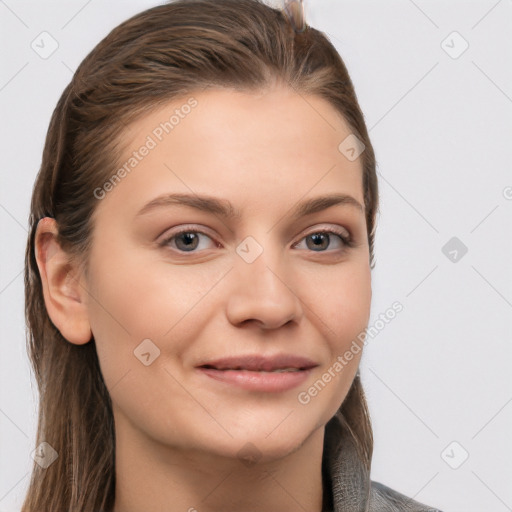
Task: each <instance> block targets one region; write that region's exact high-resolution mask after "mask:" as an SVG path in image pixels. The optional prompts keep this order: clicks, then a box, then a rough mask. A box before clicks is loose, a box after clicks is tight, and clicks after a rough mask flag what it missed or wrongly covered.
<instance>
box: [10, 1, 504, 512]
mask: <svg viewBox="0 0 512 512" xmlns="http://www.w3.org/2000/svg"><path fill="white" fill-rule="evenodd" d="M157 3H159V2H155V1H150V0H130V1H126V0H115V1H110V0H109V1H108V2H107V1H106V0H89V1H86V0H72V1H70V0H66V1H64V0H61V1H52V2H50V1H45V2H37V1H34V0H32V1H21V0H17V1H16V0H5V1H2V0H0V44H1V67H0V108H1V114H2V121H1V123H0V129H1V134H0V141H1V144H2V148H1V171H0V177H1V186H0V226H1V240H2V241H1V257H0V263H1V270H0V318H1V324H0V325H1V329H2V330H1V338H0V343H1V357H0V383H1V389H0V512H8V511H14V510H19V507H20V505H21V500H22V497H23V495H24V492H25V490H26V486H27V484H28V479H29V469H30V465H31V459H30V453H31V451H32V449H33V448H34V447H33V442H34V437H35V421H36V405H37V394H36V390H35V384H34V381H33V380H32V377H31V373H30V368H29V365H28V360H27V356H26V354H25V334H24V329H25V327H24V316H23V303H24V296H23V258H24V249H25V243H26V235H27V233H26V226H27V217H28V211H29V202H30V195H31V189H32V184H33V181H34V178H35V175H36V172H37V171H38V168H39V165H40V161H41V154H42V149H43V142H44V137H45V135H46V130H47V128H48V122H49V119H50V115H51V112H52V111H53V109H54V107H55V104H56V102H57V100H58V98H59V96H60V95H61V93H62V90H63V89H64V87H65V86H66V85H67V83H68V82H69V80H70V79H71V75H72V71H73V70H74V69H75V68H76V66H77V65H78V64H79V63H80V61H81V60H82V59H83V58H84V57H85V55H86V54H87V53H88V52H89V51H90V50H91V49H92V48H93V46H94V45H95V44H96V43H98V42H99V41H100V39H101V38H102V37H104V36H105V35H106V34H107V33H108V32H109V31H110V30H111V29H112V28H113V27H114V26H116V25H117V24H118V23H120V22H121V21H123V20H125V19H126V18H128V17H129V16H131V15H132V14H135V13H137V12H139V11H141V10H143V9H145V8H148V7H150V6H153V5H156V4H157ZM271 3H272V4H277V5H280V3H279V2H278V1H272V2H271ZM306 15H307V18H308V22H309V23H310V24H311V25H312V26H314V27H315V28H318V29H320V30H322V31H324V32H325V33H326V34H327V35H328V36H329V37H330V39H331V41H332V42H333V44H334V45H335V46H336V47H337V49H338V51H339V52H340V54H341V56H342V57H343V59H344V61H345V63H346V65H347V67H348V70H349V73H350V74H351V77H352V79H353V81H354V85H355V88H356V92H357V94H358V98H359V101H360V104H361V107H362V110H363V112H364V114H365V118H366V121H367V124H368V128H369V130H370V137H371V138H372V142H373V144H374V146H375V151H376V155H377V161H378V171H379V180H380V192H381V214H380V217H379V220H378V235H377V240H376V262H377V264H376V268H375V270H374V272H373V294H374V295H373V305H372V318H371V319H370V324H371V325H372V324H374V323H375V321H376V320H377V319H378V317H379V314H380V313H383V312H385V311H386V310H387V309H388V308H389V307H390V306H391V304H392V303H393V302H394V301H396V300H398V301H400V302H401V303H402V304H403V306H404V310H403V311H402V312H401V313H399V314H398V315H397V316H396V318H395V319H394V320H392V321H391V322H390V323H389V324H387V325H386V326H385V328H383V329H381V330H380V331H379V334H378V335H377V336H376V337H374V338H371V339H369V342H368V345H367V347H366V349H365V350H366V352H365V355H364V356H363V361H362V364H361V373H362V378H363V383H364V386H365V389H366V392H367V395H368V401H369V404H370V410H371V413H372V419H373V427H374V435H375V451H374V459H373V469H372V478H373V479H374V480H377V481H381V482H383V483H385V484H387V485H389V486H391V487H393V488H395V489H397V490H399V491H401V492H403V493H405V494H407V495H409V496H413V497H415V498H416V499H417V500H419V501H422V502H425V503H427V504H429V505H433V506H438V507H439V508H441V509H442V510H443V511H444V512H449V511H452V512H463V511H464V512H481V511H483V510H485V511H486V512H502V511H506V510H512V486H511V485H510V482H511V481H512V457H511V455H512V440H511V436H510V432H512V403H511V402H512V379H511V372H510V363H511V359H512V358H511V352H512V349H511V338H512V321H511V318H512V315H511V313H512V270H511V260H512V258H511V256H512V247H511V246H512V242H511V233H512V173H511V167H510V162H511V161H512V158H511V157H512V149H511V147H512V143H511V136H512V69H511V63H512V45H511V41H510V34H511V33H512V2H511V1H510V0H500V1H496V0H481V1H473V2H469V1H450V2H446V1H444V2H442V1H426V0H422V1H420V0H417V1H412V0H401V1H389V0H388V1H387V2H380V1H378V0H374V1H369V0H365V1H361V0H359V1H357V2H356V1H350V2H349V1H342V0H310V1H309V2H307V4H306ZM43 31H47V32H49V33H50V34H51V35H52V37H53V38H55V40H56V41H57V42H58V45H59V47H58V49H57V50H56V51H55V53H53V54H52V55H51V56H50V57H49V58H47V59H42V58H41V57H40V56H39V55H38V54H37V53H36V52H35V51H34V50H33V49H32V48H31V43H32V41H34V40H36V41H37V38H38V36H39V34H40V33H41V32H43ZM454 31H456V32H458V33H459V34H460V37H459V36H457V35H453V34H452V33H453V32H454ZM462 38H463V39H462ZM443 41H444V42H443ZM464 41H466V42H467V44H469V47H468V48H467V50H466V51H464V52H463V53H462V54H461V55H458V54H459V53H460V52H461V50H462V49H463V48H464V45H465V43H464ZM450 53H451V55H450ZM454 57H456V58H454ZM452 237H457V238H458V239H459V240H460V241H461V242H462V243H464V244H465V246H467V248H468V252H467V253H466V254H465V255H464V256H463V257H460V255H461V253H460V252H458V257H457V258H458V259H457V261H451V260H450V259H449V258H448V257H447V256H445V254H444V253H443V252H442V247H443V246H444V245H445V244H446V243H447V242H448V241H449V240H450V239H451V238H452ZM452 254H454V253H452ZM507 432H508V435H506V433H507ZM454 441H455V442H456V443H457V444H451V443H453V442H454ZM447 447H448V449H446V448H447ZM466 452H467V453H468V454H469V457H468V458H467V460H466V461H465V462H464V463H462V464H461V465H460V466H459V467H458V468H457V469H454V468H453V467H451V466H454V467H455V466H458V465H459V464H460V463H461V462H462V460H463V458H464V456H465V453H466ZM450 465H451V466H450Z"/></svg>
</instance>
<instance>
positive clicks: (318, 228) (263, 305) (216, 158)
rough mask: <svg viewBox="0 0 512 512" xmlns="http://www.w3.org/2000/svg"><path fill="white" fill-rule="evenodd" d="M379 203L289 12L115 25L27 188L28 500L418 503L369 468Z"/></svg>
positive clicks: (192, 506) (35, 507) (153, 507)
mask: <svg viewBox="0 0 512 512" xmlns="http://www.w3.org/2000/svg"><path fill="white" fill-rule="evenodd" d="M377 209H378V187H377V179H376V173H375V157H374V152H373V148H372V145H371V142H370V140H369V138H368V133H367V129H366V127H365V123H364V119H363V115H362V113H361V110H360V108H359V105H358V102H357V98H356V95H355V92H354V89H353V86H352V83H351V80H350V77H349V75H348V73H347V70H346V68H345V66H344V64H343V62H342V60H341V58H340V57H339V55H338V54H337V52H336V50H335V49H334V47H333V46H332V45H331V44H330V43H329V41H328V40H327V39H326V38H325V36H324V35H323V34H322V33H320V32H318V31H317V30H315V29H313V28H311V27H309V26H305V24H304V20H303V19H302V18H301V9H300V4H297V3H295V4H293V5H287V7H286V9H285V10H283V11H280V10H278V9H273V8H270V7H268V6H266V5H265V4H264V3H262V2H260V1H259V0H189V1H187V0H178V1H175V2H172V3H169V4H166V5H162V6H158V7H155V8H152V9H149V10H147V11H145V12H142V13H140V14H139V15H137V16H134V17H133V18H131V19H129V20H128V21H126V22H124V23H122V24H121V25H120V26H118V27H117V28H115V29H114V30H113V31H112V32H111V33H110V34H109V35H108V36H107V37H106V38H105V39H104V40H103V41H101V42H100V43H99V44H98V46H97V47H96V48H95V49H94V50H93V51H92V52H91V53H90V54H89V55H88V56H87V57H86V58H85V60H84V61H83V62H82V64H81V65H80V66H79V68H78V69H77V71H76V73H75V75H74V77H73V79H72V81H71V83H70V84H69V85H68V87H67V88H66V89H65V91H64V93H63V95H62V97H61V98H60V100H59V102H58V105H57V107H56V109H55V111H54V114H53V116H52V120H51V123H50V127H49V130H48V136H47V140H46V145H45V148H44V154H43V161H42V166H41V169H40V172H39V175H38V177H37V181H36V184H35V187H34V192H33V199H32V205H31V216H30V235H29V240H28V245H27V252H26V299H27V301H26V313H27V323H28V326H29V333H30V339H29V352H30V356H31V361H32V364H33V367H34V371H35V374H36V377H37V381H38V385H39V392H40V411H39V423H38V436H37V442H36V446H37V448H36V451H35V456H34V458H35V464H34V470H33V474H32V479H31V483H30V487H29V490H28V493H27V496H26V500H25V503H24V506H23V511H25V512H28V511H34V512H35V511H39V510H45V511H61V510H70V511H71V510H72V511H90V512H97V511H99V510H101V511H115V512H132V511H140V510H144V511H147V512H152V511H164V510H165V511H174V510H188V511H194V510H197V511H199V512H202V511H220V510H222V511H228V510H232V511H241V510H243V511H245V512H248V511H259V510H265V511H277V510H279V511H281V512H282V511H283V510H312V511H318V512H319V511H328V510H333V511H341V510H343V511H356V510H357V511H363V510H364V511H381V510H382V511H384V510H386V511H387V510H397V511H398V510H410V511H426V510H434V509H431V508H428V507H426V506H425V505H422V504H420V503H418V502H416V501H413V500H412V499H409V498H407V497H405V496H403V495H402V494H400V493H398V492H397V491H394V490H392V489H390V488H388V487H386V486H384V485H383V484H380V483H377V482H372V481H371V480H370V464H371V457H372V448H373V442H372V431H371V425H370V419H369V414H368V410H367V405H366V401H365V397H364V393H363V390H362V387H361V381H360V378H359V374H358V366H359V362H360V358H361V353H362V345H363V344H364V338H365V329H366V326H367V324H368V320H369V314H370V303H371V269H372V268H373V242H374V234H375V220H376V213H377Z"/></svg>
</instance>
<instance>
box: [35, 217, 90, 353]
mask: <svg viewBox="0 0 512 512" xmlns="http://www.w3.org/2000/svg"><path fill="white" fill-rule="evenodd" d="M57 235H58V228H57V223H56V221H55V219H53V218H51V217H44V218H43V219H41V220H40V221H39V223H38V225H37V229H36V234H35V244H34V245H35V256H36V261H37V266H38V268H39V274H40V275H41V282H42V285H43V295H44V302H45V305H46V310H47V311H48V314H49V316H50V319H51V321H52V323H53V324H54V325H55V327H57V329H58V330H59V331H60V333H61V334H62V336H64V338H66V339H67V340H68V341H69V342H70V343H74V344H75V345H83V344H85V343H87V342H89V341H90V340H91V337H92V332H91V327H90V324H89V316H88V310H87V300H86V299H87V291H86V288H85V283H84V282H83V279H82V278H83V276H81V275H80V274H79V268H78V265H77V264H75V263H73V262H72V260H71V259H70V257H69V255H68V254H67V253H66V252H64V250H63V249H62V248H61V247H60V246H59V244H58V243H57Z"/></svg>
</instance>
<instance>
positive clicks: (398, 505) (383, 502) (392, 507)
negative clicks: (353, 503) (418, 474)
mask: <svg viewBox="0 0 512 512" xmlns="http://www.w3.org/2000/svg"><path fill="white" fill-rule="evenodd" d="M368 511H369V512H441V510H439V509H438V508H435V507H429V506H428V505H424V504H423V503H419V502H418V501H415V500H413V499H412V498H409V497H407V496H405V495H404V494H401V493H399V492H398V491H395V490H394V489H391V488H390V487H387V486H386V485H384V484H381V483H380V482H375V481H373V480H372V481H371V487H370V507H369V509H368Z"/></svg>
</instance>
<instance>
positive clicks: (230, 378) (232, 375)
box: [198, 368, 312, 392]
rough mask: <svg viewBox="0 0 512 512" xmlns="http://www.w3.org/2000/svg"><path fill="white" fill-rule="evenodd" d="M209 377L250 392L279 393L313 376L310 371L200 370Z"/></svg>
mask: <svg viewBox="0 0 512 512" xmlns="http://www.w3.org/2000/svg"><path fill="white" fill-rule="evenodd" d="M198 370H200V371H201V372H202V373H204V374H205V375H207V376H208V377H210V378H212V379H215V380H218V381H221V382H225V383H227V384H232V385H235V386H238V387H240V388H243V389H247V390H250V391H265V392H279V391H286V390H288V389H293V388H294V387H296V386H298V385H299V384H302V383H303V382H304V381H305V380H306V379H307V378H308V377H309V375H310V374H311V371H312V368H310V369H309V370H300V371H298V372H280V373H272V372H257V371H249V370H215V369H213V368H198Z"/></svg>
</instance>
